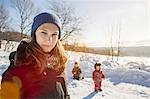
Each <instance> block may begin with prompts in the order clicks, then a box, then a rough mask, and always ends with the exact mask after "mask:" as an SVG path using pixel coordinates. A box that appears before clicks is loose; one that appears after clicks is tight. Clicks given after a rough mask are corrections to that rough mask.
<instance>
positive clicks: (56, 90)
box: [0, 13, 69, 99]
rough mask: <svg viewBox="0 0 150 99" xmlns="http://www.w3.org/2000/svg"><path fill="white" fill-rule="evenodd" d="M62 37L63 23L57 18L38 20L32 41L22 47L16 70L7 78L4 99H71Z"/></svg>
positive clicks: (45, 16) (47, 16) (45, 15)
mask: <svg viewBox="0 0 150 99" xmlns="http://www.w3.org/2000/svg"><path fill="white" fill-rule="evenodd" d="M60 37H61V22H60V19H59V18H58V17H57V16H56V15H54V14H50V13H40V14H38V15H37V16H35V17H34V20H33V24H32V29H31V41H30V42H29V43H28V44H27V45H24V44H22V42H21V43H20V44H19V46H18V48H17V52H16V56H15V58H16V59H15V66H14V68H9V69H7V70H6V72H7V75H5V76H4V77H3V81H2V87H1V96H0V97H2V98H4V99H11V98H12V97H13V98H15V99H69V95H68V93H67V86H66V80H65V74H64V69H65V64H66V62H67V57H66V55H65V51H64V48H63V46H62V44H61V42H60ZM22 47H23V48H22ZM7 89H9V90H7ZM63 89H64V90H63Z"/></svg>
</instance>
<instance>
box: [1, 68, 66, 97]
mask: <svg viewBox="0 0 150 99" xmlns="http://www.w3.org/2000/svg"><path fill="white" fill-rule="evenodd" d="M34 71H35V68H32V66H14V67H12V68H8V69H7V70H6V72H5V74H4V75H3V78H2V84H3V83H4V82H8V81H9V82H15V83H16V82H19V83H20V84H19V85H20V86H21V87H20V88H19V93H20V98H21V99H33V98H42V99H45V98H46V99H47V98H53V99H64V98H63V93H61V91H60V90H61V88H58V87H59V86H60V84H59V83H57V76H58V75H57V73H56V71H54V70H52V69H48V68H46V69H45V70H44V71H43V72H42V73H41V74H37V73H35V72H34ZM14 78H15V79H14ZM16 78H17V79H16ZM16 80H19V81H16ZM4 89H6V88H4ZM8 89H9V88H8ZM2 91H3V88H2ZM7 94H8V93H7Z"/></svg>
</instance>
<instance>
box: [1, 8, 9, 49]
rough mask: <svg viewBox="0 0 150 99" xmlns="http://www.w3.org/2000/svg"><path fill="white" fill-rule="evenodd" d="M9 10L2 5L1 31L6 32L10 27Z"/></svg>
mask: <svg viewBox="0 0 150 99" xmlns="http://www.w3.org/2000/svg"><path fill="white" fill-rule="evenodd" d="M8 19H9V17H8V11H7V10H6V9H5V8H4V6H3V5H0V33H4V31H5V30H6V29H7V28H8V24H7V23H8ZM2 39H3V37H0V48H1V40H2Z"/></svg>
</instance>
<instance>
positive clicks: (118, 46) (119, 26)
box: [117, 23, 121, 61]
mask: <svg viewBox="0 0 150 99" xmlns="http://www.w3.org/2000/svg"><path fill="white" fill-rule="evenodd" d="M120 35H121V23H119V24H118V45H117V61H118V58H119V56H120V43H121V42H120V37H121V36H120Z"/></svg>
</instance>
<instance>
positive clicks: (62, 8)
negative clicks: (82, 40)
mask: <svg viewBox="0 0 150 99" xmlns="http://www.w3.org/2000/svg"><path fill="white" fill-rule="evenodd" d="M48 3H49V7H48V8H49V9H50V10H51V11H52V12H53V13H55V14H56V15H57V16H58V17H59V18H60V19H61V22H62V32H63V35H62V38H61V41H65V40H67V39H68V38H69V37H71V36H74V35H79V31H81V18H80V17H77V16H76V15H75V12H74V9H73V7H71V6H69V5H68V4H67V3H66V2H64V1H62V2H60V1H57V0H48Z"/></svg>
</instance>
